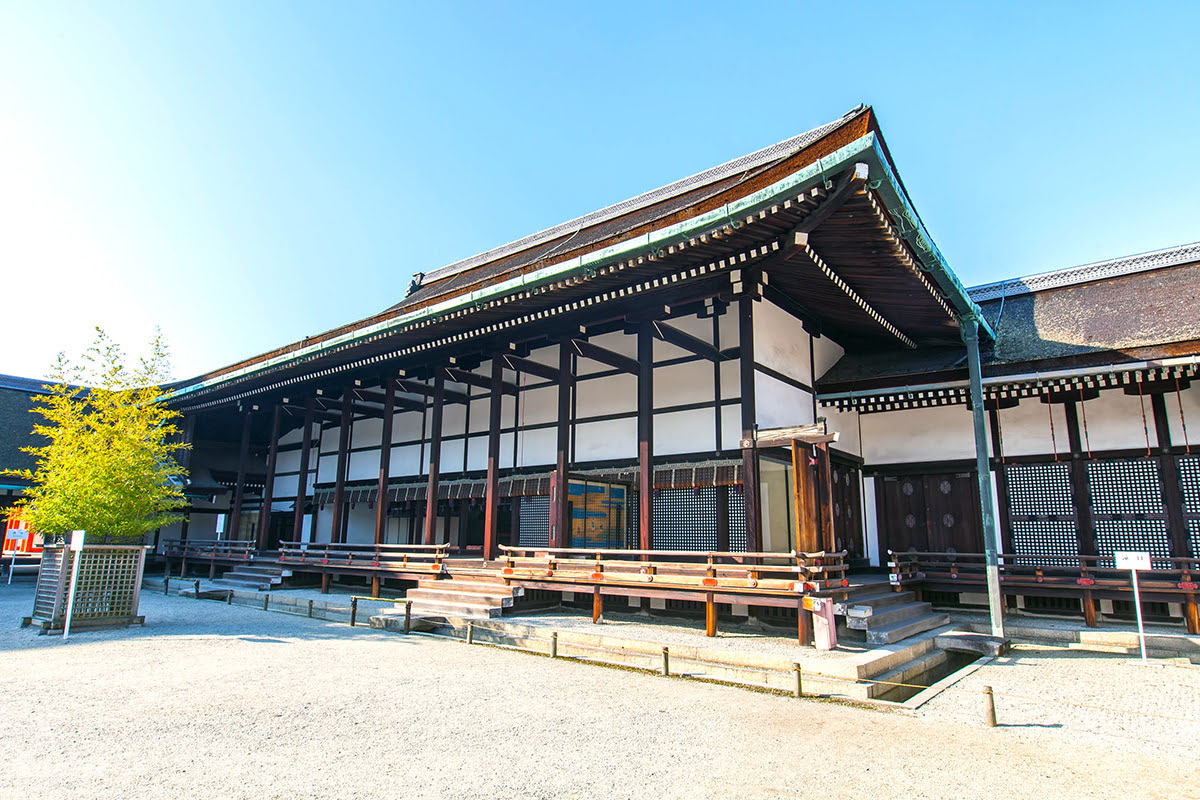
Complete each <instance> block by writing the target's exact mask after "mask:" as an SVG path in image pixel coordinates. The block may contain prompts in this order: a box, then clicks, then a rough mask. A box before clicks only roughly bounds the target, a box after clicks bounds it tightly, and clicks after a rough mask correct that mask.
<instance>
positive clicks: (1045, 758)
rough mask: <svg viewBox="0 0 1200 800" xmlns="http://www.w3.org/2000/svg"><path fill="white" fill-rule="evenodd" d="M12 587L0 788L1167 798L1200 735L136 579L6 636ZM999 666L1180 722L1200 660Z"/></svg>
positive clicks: (228, 794)
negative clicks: (394, 630)
mask: <svg viewBox="0 0 1200 800" xmlns="http://www.w3.org/2000/svg"><path fill="white" fill-rule="evenodd" d="M31 597H32V585H31V584H30V583H28V582H25V583H24V584H22V585H16V584H14V585H13V586H12V587H3V586H0V664H3V666H4V669H3V671H2V673H0V674H2V676H3V677H2V678H0V692H3V697H4V701H3V702H2V703H0V709H2V710H0V747H3V752H5V753H6V754H7V756H8V757H7V758H6V759H5V764H4V768H3V769H2V770H0V798H9V797H12V798H42V797H48V798H59V797H61V798H134V797H136V798H168V797H170V798H175V797H200V798H205V797H212V798H276V797H278V798H289V799H294V798H308V797H319V798H367V797H371V798H373V797H404V798H424V797H431V798H433V797H437V798H491V797H495V798H526V797H537V798H541V797H546V798H576V797H578V798H596V797H636V798H643V797H644V798H673V797H681V798H683V797H686V798H704V797H746V798H783V797H789V798H790V797H799V796H804V797H813V796H818V795H820V794H822V793H829V792H838V793H841V794H842V795H843V796H848V797H871V798H891V797H904V798H909V797H953V798H962V797H977V796H983V795H984V794H985V793H986V794H988V795H994V794H1002V795H1012V794H1019V795H1022V796H1029V797H1039V798H1058V797H1061V798H1073V799H1074V798H1080V797H1089V798H1090V797H1121V796H1138V797H1164V798H1165V797H1179V796H1182V795H1184V794H1187V793H1188V789H1187V788H1186V787H1188V786H1190V785H1193V783H1194V775H1195V764H1196V763H1197V759H1196V752H1197V746H1198V744H1200V742H1198V739H1200V731H1198V730H1197V728H1198V727H1200V726H1198V725H1197V724H1196V723H1184V722H1179V721H1172V720H1167V719H1162V720H1157V721H1154V720H1151V721H1150V722H1149V723H1148V722H1147V721H1146V718H1142V719H1139V720H1137V721H1134V722H1128V723H1127V728H1126V727H1122V725H1126V723H1121V722H1120V721H1119V720H1118V721H1116V722H1114V721H1112V720H1110V719H1109V718H1107V717H1104V716H1089V714H1093V712H1090V711H1088V710H1086V709H1079V708H1069V707H1060V708H1059V709H1057V710H1056V711H1053V712H1048V711H1046V710H1045V709H1044V708H1042V709H1034V710H1026V711H1024V712H1022V711H1021V709H1020V707H1019V706H1018V705H1015V704H1011V705H1010V706H1009V707H1008V708H1007V709H1006V707H1005V706H1004V704H1003V703H1002V704H1001V707H1000V711H1001V722H1002V723H1004V722H1005V721H1006V719H1005V718H1006V715H1007V717H1008V719H1009V720H1010V721H1011V723H1010V724H1009V725H1006V726H1003V727H1000V728H996V729H988V728H985V727H984V726H983V725H982V724H981V722H982V721H981V715H980V712H979V706H978V700H977V696H976V695H973V694H972V695H967V694H966V693H965V692H958V693H952V692H947V693H945V694H944V695H942V696H941V697H939V698H936V699H935V700H934V701H932V702H931V703H929V704H927V705H926V706H925V707H924V708H923V709H922V710H921V711H920V712H918V713H917V714H909V713H903V712H899V711H890V712H889V711H878V710H870V709H863V708H857V707H852V706H849V705H843V704H838V703H832V702H823V701H819V700H803V701H797V700H794V699H791V698H787V697H779V696H774V695H767V694H760V693H755V692H750V691H746V690H742V689H735V688H729V687H723V686H715V685H709V684H701V683H696V682H688V681H684V680H668V679H664V678H661V677H656V676H652V675H645V674H640V673H635V672H627V671H622V670H615V669H605V668H600V667H595V666H588V665H581V664H576V663H571V662H567V661H551V660H550V659H547V658H541V657H535V656H530V655H525V654H521V653H514V652H509V651H505V650H500V649H495V648H489V647H467V646H466V645H463V644H460V643H457V642H448V641H442V640H436V639H431V638H423V637H416V636H413V637H404V636H398V635H394V634H388V633H383V632H379V631H372V630H369V629H367V628H362V627H359V628H354V629H351V628H349V627H348V626H346V625H345V624H336V623H329V622H322V621H316V620H308V619H305V618H302V617H294V616H288V615H284V614H276V613H263V612H262V611H258V610H255V609H251V608H244V607H236V606H234V607H228V606H225V605H223V604H220V603H215V602H202V601H195V600H189V599H183V598H178V597H171V598H164V597H162V596H160V595H156V594H152V593H147V594H143V605H142V609H143V613H145V614H146V616H147V620H148V621H147V625H146V626H145V628H141V629H139V628H134V629H131V630H127V631H108V632H96V633H78V634H76V635H73V636H72V640H71V641H70V642H69V643H67V644H65V645H64V644H63V643H62V642H61V639H60V637H58V636H37V635H36V633H35V632H34V631H32V630H28V629H26V630H22V629H19V628H18V627H17V623H18V620H19V618H20V617H21V616H24V615H26V614H28V613H29V608H30V604H31ZM1064 655H1065V654H1064ZM1014 663H1015V668H1014ZM1014 663H1010V664H1004V663H1000V662H997V664H995V665H989V666H987V667H984V668H982V669H980V670H978V671H977V672H976V673H974V674H973V675H972V676H970V677H969V678H967V679H966V681H971V682H972V684H982V683H992V684H994V685H995V686H996V687H997V691H1000V690H1001V688H1002V687H1003V688H1004V689H1005V690H1007V691H1010V692H1012V693H1014V694H1026V695H1032V696H1036V695H1038V694H1039V691H1044V690H1045V688H1046V687H1047V686H1048V685H1053V684H1054V682H1055V681H1060V682H1063V681H1065V683H1064V685H1075V686H1076V691H1077V694H1076V695H1073V696H1077V697H1086V696H1091V693H1092V691H1093V689H1092V687H1095V686H1097V685H1105V684H1107V685H1109V686H1110V688H1109V689H1103V690H1100V689H1097V690H1096V691H1095V696H1096V697H1097V698H1099V699H1098V700H1097V704H1105V703H1108V702H1110V695H1115V696H1117V697H1120V696H1122V693H1121V692H1115V690H1114V689H1112V688H1111V687H1113V686H1117V685H1121V684H1124V685H1125V686H1126V687H1128V689H1127V691H1126V692H1125V694H1126V695H1133V696H1134V700H1133V701H1131V703H1132V704H1130V705H1125V706H1123V707H1133V708H1139V709H1142V710H1146V711H1157V712H1158V713H1162V714H1166V715H1180V716H1189V718H1191V719H1194V715H1195V713H1196V709H1197V702H1198V698H1200V682H1198V681H1197V674H1198V672H1197V670H1200V668H1197V667H1167V668H1137V667H1129V666H1128V665H1126V664H1125V663H1124V660H1122V659H1117V658H1104V657H1096V656H1091V657H1089V656H1085V655H1080V654H1077V653H1071V654H1069V657H1065V658H1063V659H1053V658H1048V657H1046V656H1045V655H1044V654H1042V655H1041V657H1039V658H1037V659H1030V658H1029V657H1028V656H1027V655H1025V656H1023V655H1021V654H1020V653H1018V656H1017V658H1016V659H1015V660H1014ZM1006 670H1007V671H1006ZM1143 676H1146V677H1143ZM964 683H965V681H964ZM1138 683H1142V684H1145V686H1144V687H1143V688H1142V689H1140V690H1139V689H1138V687H1137V686H1135V685H1134V684H1138ZM1039 687H1040V688H1039ZM1100 700H1103V701H1104V703H1101V702H1100ZM1031 705H1034V704H1031ZM1095 713H1100V712H1095ZM1123 716H1128V715H1123ZM1160 733H1161V735H1160ZM34 754H36V757H35V755H34Z"/></svg>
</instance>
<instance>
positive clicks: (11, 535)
mask: <svg viewBox="0 0 1200 800" xmlns="http://www.w3.org/2000/svg"><path fill="white" fill-rule="evenodd" d="M4 538H5V539H7V540H8V541H10V542H23V541H25V540H26V539H28V538H29V531H24V530H21V529H20V528H13V529H12V530H11V531H8V532H7V533H5V534H4Z"/></svg>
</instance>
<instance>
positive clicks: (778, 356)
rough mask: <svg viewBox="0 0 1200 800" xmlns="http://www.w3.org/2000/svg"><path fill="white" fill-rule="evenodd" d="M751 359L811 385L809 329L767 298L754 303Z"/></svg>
mask: <svg viewBox="0 0 1200 800" xmlns="http://www.w3.org/2000/svg"><path fill="white" fill-rule="evenodd" d="M754 360H755V362H757V363H759V364H762V365H763V366H764V367H770V368H771V369H773V370H775V371H776V372H781V373H783V374H784V375H787V376H788V377H790V378H795V379H796V380H798V381H800V382H801V383H805V384H808V385H809V386H811V385H812V374H811V371H810V369H809V352H808V333H807V332H806V331H805V330H804V327H803V326H802V325H801V324H800V320H798V319H796V318H795V317H793V316H792V315H791V314H789V313H787V312H786V311H784V310H783V309H781V308H780V307H779V306H777V305H775V304H774V303H772V302H770V301H769V300H763V301H762V302H760V303H755V304H754Z"/></svg>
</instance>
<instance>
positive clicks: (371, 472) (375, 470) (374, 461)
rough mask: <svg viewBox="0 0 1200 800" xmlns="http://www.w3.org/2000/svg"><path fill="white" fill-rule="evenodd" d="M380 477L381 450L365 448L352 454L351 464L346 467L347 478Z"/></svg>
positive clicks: (354, 479) (365, 478)
mask: <svg viewBox="0 0 1200 800" xmlns="http://www.w3.org/2000/svg"><path fill="white" fill-rule="evenodd" d="M378 477H379V451H378V450H363V451H362V452H359V453H351V454H350V464H349V465H348V466H347V468H346V480H348V481H362V480H370V479H375V478H378Z"/></svg>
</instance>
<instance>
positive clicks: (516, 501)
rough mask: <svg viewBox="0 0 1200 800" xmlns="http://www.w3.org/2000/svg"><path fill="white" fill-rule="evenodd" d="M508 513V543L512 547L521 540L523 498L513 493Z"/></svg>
mask: <svg viewBox="0 0 1200 800" xmlns="http://www.w3.org/2000/svg"><path fill="white" fill-rule="evenodd" d="M508 513H509V514H511V515H512V516H511V517H509V520H508V524H509V528H508V544H509V546H510V547H516V546H517V545H518V544H520V542H521V498H520V497H517V496H516V495H513V497H512V498H511V500H510V502H509V507H508Z"/></svg>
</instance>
